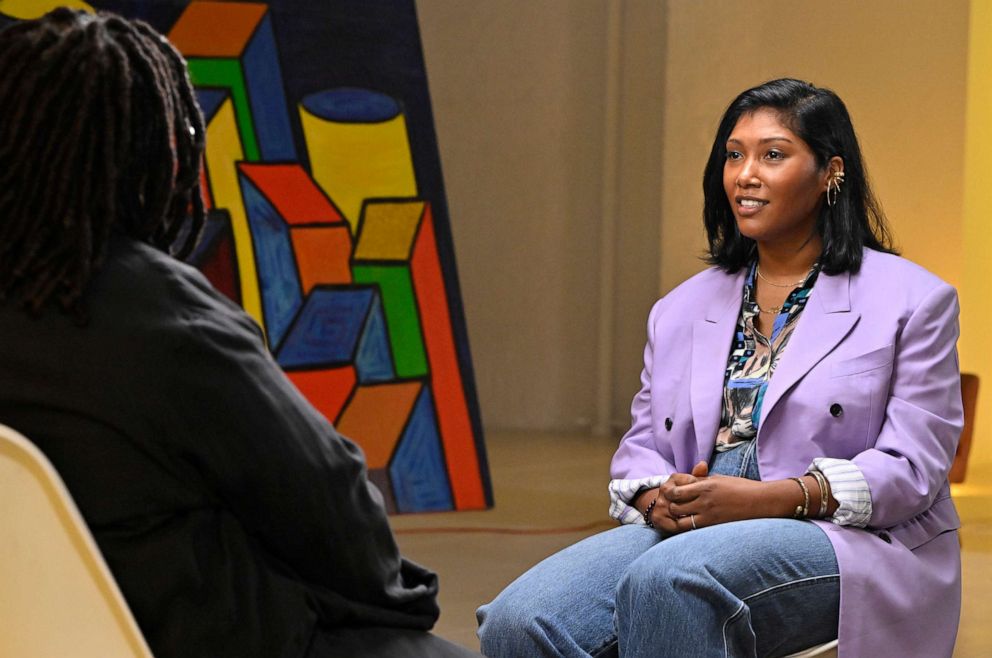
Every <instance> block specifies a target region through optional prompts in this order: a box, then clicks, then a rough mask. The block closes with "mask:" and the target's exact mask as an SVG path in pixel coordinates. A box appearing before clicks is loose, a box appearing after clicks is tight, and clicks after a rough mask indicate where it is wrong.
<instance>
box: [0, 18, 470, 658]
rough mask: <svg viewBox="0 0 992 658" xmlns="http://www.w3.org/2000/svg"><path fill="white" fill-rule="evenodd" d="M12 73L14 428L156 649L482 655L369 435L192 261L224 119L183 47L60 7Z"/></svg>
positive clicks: (0, 84) (9, 382)
mask: <svg viewBox="0 0 992 658" xmlns="http://www.w3.org/2000/svg"><path fill="white" fill-rule="evenodd" d="M0 70H2V71H3V75H2V76H0V336H3V340H2V341H0V371H2V372H3V377H2V378H0V422H2V423H4V424H7V425H10V426H12V427H14V428H15V429H17V430H19V431H21V432H23V433H24V434H26V435H27V436H29V437H31V438H32V440H34V441H35V442H36V444H37V445H38V447H39V448H40V449H41V450H42V451H43V452H44V453H45V454H46V455H47V456H48V458H49V459H50V460H51V461H52V463H53V464H54V466H55V467H56V469H57V470H58V471H59V473H60V475H61V476H62V478H63V479H64V480H65V483H66V485H67V486H68V488H69V491H70V492H71V493H72V496H73V498H74V499H75V501H76V503H77V505H78V506H79V508H80V510H81V511H82V513H83V516H84V518H85V519H86V522H87V523H88V525H89V527H90V529H91V530H92V532H93V535H94V537H95V538H96V541H97V543H98V545H99V547H100V549H101V551H102V552H103V555H104V557H105V558H106V561H107V563H108V565H109V566H110V569H111V571H112V572H113V574H114V577H115V578H116V580H117V582H118V584H119V585H120V588H121V590H122V592H123V594H124V597H125V598H126V600H127V602H128V604H129V605H130V607H131V610H132V612H133V613H134V616H135V618H136V620H137V622H138V624H139V626H140V627H141V630H142V631H143V633H144V635H145V637H146V639H147V641H148V643H149V645H150V647H151V649H152V651H153V652H154V654H155V655H156V656H158V657H159V658H166V657H169V656H176V657H180V656H181V657H183V658H187V657H189V656H210V657H213V658H216V657H223V656H232V657H234V656H236V657H238V658H242V657H245V656H280V657H282V656H300V657H303V656H338V655H342V656H362V655H375V656H390V655H396V656H416V655H431V656H459V655H469V652H468V651H467V650H462V649H460V648H458V647H455V645H452V644H450V643H448V642H446V641H444V640H442V639H440V638H438V637H436V636H433V635H430V634H428V633H426V632H425V631H426V630H428V629H430V628H431V626H432V625H433V624H434V622H435V620H436V619H437V616H438V607H437V603H436V593H437V578H436V576H435V575H434V574H433V573H432V572H430V571H428V570H427V569H424V568H423V567H420V566H418V565H416V564H414V563H412V562H409V561H407V560H405V559H403V558H402V557H401V556H400V554H399V552H398V550H397V547H396V544H395V541H394V539H393V536H392V533H391V531H390V528H389V525H388V521H387V518H386V514H385V511H384V509H383V504H382V497H381V494H380V493H379V492H378V491H377V490H376V489H375V487H374V486H373V485H371V484H370V483H369V482H368V480H367V477H366V467H365V463H364V461H363V458H362V455H361V451H360V450H359V449H358V448H357V447H356V446H355V445H354V444H353V443H351V442H350V441H348V440H347V439H345V438H343V437H341V436H340V435H339V434H338V433H337V432H336V431H335V430H334V428H333V427H332V426H331V425H330V423H328V422H327V421H326V420H325V419H324V418H323V417H322V416H321V415H320V414H319V413H318V412H317V411H316V410H315V409H314V408H313V407H312V406H310V404H309V403H308V402H307V401H306V400H305V399H304V398H303V397H302V396H301V395H300V394H299V393H298V392H297V391H296V390H295V389H294V388H293V386H292V384H291V383H290V382H289V381H288V380H287V379H286V378H285V376H284V375H283V373H282V371H281V370H280V369H279V367H278V366H277V365H276V363H275V362H274V360H273V359H272V358H271V356H270V355H269V353H268V351H267V350H266V348H265V346H264V342H263V338H262V335H261V331H260V330H259V328H258V326H257V325H256V324H255V323H254V322H253V321H252V320H251V319H250V318H249V317H248V316H247V315H245V314H244V312H243V311H241V310H240V309H239V308H238V307H237V306H236V305H235V304H233V303H232V302H230V301H228V300H227V299H226V298H224V297H223V296H222V295H220V294H219V293H217V292H216V291H215V290H214V289H213V288H212V287H211V286H210V284H209V283H208V282H207V281H206V279H205V278H204V277H203V276H202V275H200V274H199V273H198V272H197V271H196V270H194V269H193V268H191V267H189V266H187V265H184V264H183V263H181V262H180V260H178V259H181V258H183V257H184V256H185V255H187V254H189V253H190V252H191V250H192V249H193V247H194V246H195V244H196V241H197V238H198V236H199V233H200V228H201V226H202V225H203V221H204V208H203V202H202V200H201V190H200V182H199V181H200V162H201V156H202V154H203V150H204V134H205V131H204V125H203V118H202V116H201V113H200V110H199V108H198V107H197V104H196V100H195V97H194V93H193V89H192V87H191V84H190V81H189V77H188V74H187V71H186V66H185V62H184V61H183V59H182V57H181V56H180V55H179V53H178V52H177V51H176V50H175V49H174V48H173V47H172V46H171V45H170V44H169V42H168V41H167V40H166V39H165V38H164V37H162V36H160V35H159V34H157V33H156V32H155V31H154V30H153V29H152V28H150V27H149V26H148V25H147V24H145V23H143V22H141V21H130V20H126V19H123V18H121V17H118V16H115V15H111V14H98V15H92V14H87V13H82V12H75V11H70V10H68V9H59V10H55V11H53V12H51V13H49V14H47V15H46V16H44V17H42V18H40V19H37V20H31V21H25V22H21V23H17V24H14V25H12V26H10V27H8V28H6V29H5V30H3V31H2V32H0ZM384 628H385V629H386V630H383V629H384ZM471 655H474V654H471Z"/></svg>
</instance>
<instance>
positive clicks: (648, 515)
mask: <svg viewBox="0 0 992 658" xmlns="http://www.w3.org/2000/svg"><path fill="white" fill-rule="evenodd" d="M657 504H658V499H657V498H655V499H654V500H652V501H651V504H650V505H648V506H647V509H645V510H644V523H646V524H647V526H648V527H649V528H653V527H654V524H653V523H651V510H653V509H654V506H655V505H657Z"/></svg>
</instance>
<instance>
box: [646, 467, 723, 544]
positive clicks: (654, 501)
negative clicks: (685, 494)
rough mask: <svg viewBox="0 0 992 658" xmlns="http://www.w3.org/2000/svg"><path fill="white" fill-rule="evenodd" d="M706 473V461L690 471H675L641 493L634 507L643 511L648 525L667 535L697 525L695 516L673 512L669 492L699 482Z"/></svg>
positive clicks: (690, 528)
mask: <svg viewBox="0 0 992 658" xmlns="http://www.w3.org/2000/svg"><path fill="white" fill-rule="evenodd" d="M706 473H707V467H706V462H699V463H698V464H696V466H695V467H693V469H692V473H675V474H673V475H672V476H671V477H669V478H668V480H667V481H666V482H665V483H664V484H662V485H661V487H660V488H658V489H652V490H650V491H648V492H645V493H644V494H642V496H643V497H642V498H639V499H638V500H637V501H636V504H635V507H637V508H638V509H641V510H643V511H645V512H646V513H647V515H648V517H647V519H646V520H650V525H651V526H652V527H654V528H657V529H658V530H660V531H662V532H663V533H665V534H667V535H676V534H679V533H680V532H686V531H688V530H693V529H695V528H696V527H699V526H698V525H697V523H696V519H695V518H690V517H689V516H687V515H685V514H674V513H673V512H672V510H671V504H672V501H671V499H670V492H671V491H672V490H673V489H675V488H677V487H679V486H685V485H688V484H693V483H696V482H699V481H700V479H701V478H705V477H706Z"/></svg>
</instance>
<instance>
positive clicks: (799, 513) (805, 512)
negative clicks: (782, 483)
mask: <svg viewBox="0 0 992 658" xmlns="http://www.w3.org/2000/svg"><path fill="white" fill-rule="evenodd" d="M789 479H790V480H795V481H796V484H798V485H799V488H800V489H802V490H803V504H802V505H796V513H795V514H794V515H793V518H796V519H805V518H806V517H808V516H809V489H807V488H806V483H805V482H803V479H802V478H789Z"/></svg>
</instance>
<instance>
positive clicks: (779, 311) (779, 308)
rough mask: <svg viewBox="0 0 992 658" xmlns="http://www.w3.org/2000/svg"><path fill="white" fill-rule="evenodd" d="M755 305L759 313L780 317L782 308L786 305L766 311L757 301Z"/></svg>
mask: <svg viewBox="0 0 992 658" xmlns="http://www.w3.org/2000/svg"><path fill="white" fill-rule="evenodd" d="M754 305H755V306H757V307H758V313H764V314H766V315H767V314H769V313H774V314H775V315H778V314H779V313H781V312H782V306H785V304H782V306H772V307H771V308H770V309H768V310H767V311H766V310H765V309H763V308H761V306H759V305H758V302H757V300H755V302H754Z"/></svg>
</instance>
